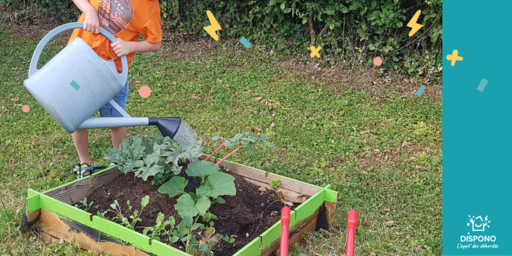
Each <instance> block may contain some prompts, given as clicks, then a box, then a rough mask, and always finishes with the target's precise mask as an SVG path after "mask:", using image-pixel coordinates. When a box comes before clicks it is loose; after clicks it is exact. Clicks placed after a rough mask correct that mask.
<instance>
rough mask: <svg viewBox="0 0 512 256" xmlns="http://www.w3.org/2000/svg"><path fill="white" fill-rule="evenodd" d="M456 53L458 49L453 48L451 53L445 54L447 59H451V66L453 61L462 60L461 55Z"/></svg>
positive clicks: (453, 63) (453, 64)
mask: <svg viewBox="0 0 512 256" xmlns="http://www.w3.org/2000/svg"><path fill="white" fill-rule="evenodd" d="M457 54H459V51H457V50H453V52H452V55H448V56H446V59H447V60H451V61H452V66H455V62H456V61H458V60H462V57H461V56H457Z"/></svg>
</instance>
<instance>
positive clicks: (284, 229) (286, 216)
mask: <svg viewBox="0 0 512 256" xmlns="http://www.w3.org/2000/svg"><path fill="white" fill-rule="evenodd" d="M289 228H290V208H288V207H286V206H285V207H283V209H282V210H281V249H280V250H279V251H280V252H281V256H288V232H289Z"/></svg>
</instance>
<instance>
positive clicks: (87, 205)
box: [74, 197, 94, 211]
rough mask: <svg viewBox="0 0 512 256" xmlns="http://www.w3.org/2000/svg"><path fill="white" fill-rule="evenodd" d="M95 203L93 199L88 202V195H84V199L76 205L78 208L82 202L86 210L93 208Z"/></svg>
mask: <svg viewBox="0 0 512 256" xmlns="http://www.w3.org/2000/svg"><path fill="white" fill-rule="evenodd" d="M93 203H94V201H91V202H90V203H89V204H87V197H84V199H82V201H80V202H78V204H75V205H74V206H75V207H77V208H80V205H79V204H82V206H83V207H84V209H85V210H86V211H89V209H90V208H91V206H92V204H93Z"/></svg>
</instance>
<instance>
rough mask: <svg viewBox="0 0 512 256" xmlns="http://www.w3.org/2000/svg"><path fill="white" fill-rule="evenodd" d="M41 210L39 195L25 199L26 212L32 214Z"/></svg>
mask: <svg viewBox="0 0 512 256" xmlns="http://www.w3.org/2000/svg"><path fill="white" fill-rule="evenodd" d="M39 209H41V200H40V197H39V195H35V196H31V197H29V198H27V212H33V211H35V210H39Z"/></svg>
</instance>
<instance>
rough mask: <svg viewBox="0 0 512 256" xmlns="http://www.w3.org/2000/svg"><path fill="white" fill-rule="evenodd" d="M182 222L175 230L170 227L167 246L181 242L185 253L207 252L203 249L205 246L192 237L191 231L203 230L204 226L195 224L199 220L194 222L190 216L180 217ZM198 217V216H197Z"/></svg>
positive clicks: (205, 248)
mask: <svg viewBox="0 0 512 256" xmlns="http://www.w3.org/2000/svg"><path fill="white" fill-rule="evenodd" d="M182 217H183V220H182V221H181V222H180V224H178V225H177V226H176V228H174V227H171V229H170V230H169V232H168V236H169V244H173V243H176V242H178V241H181V242H182V243H183V244H184V245H185V251H186V252H189V251H196V250H197V251H203V252H205V251H206V250H208V247H207V246H206V247H205V244H202V243H200V242H199V241H197V239H196V238H195V237H194V236H192V231H194V230H196V229H198V228H201V229H204V228H205V226H204V225H203V224H201V223H197V220H198V219H199V218H196V219H195V220H194V219H193V218H192V217H190V216H182ZM198 217H199V216H198Z"/></svg>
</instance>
